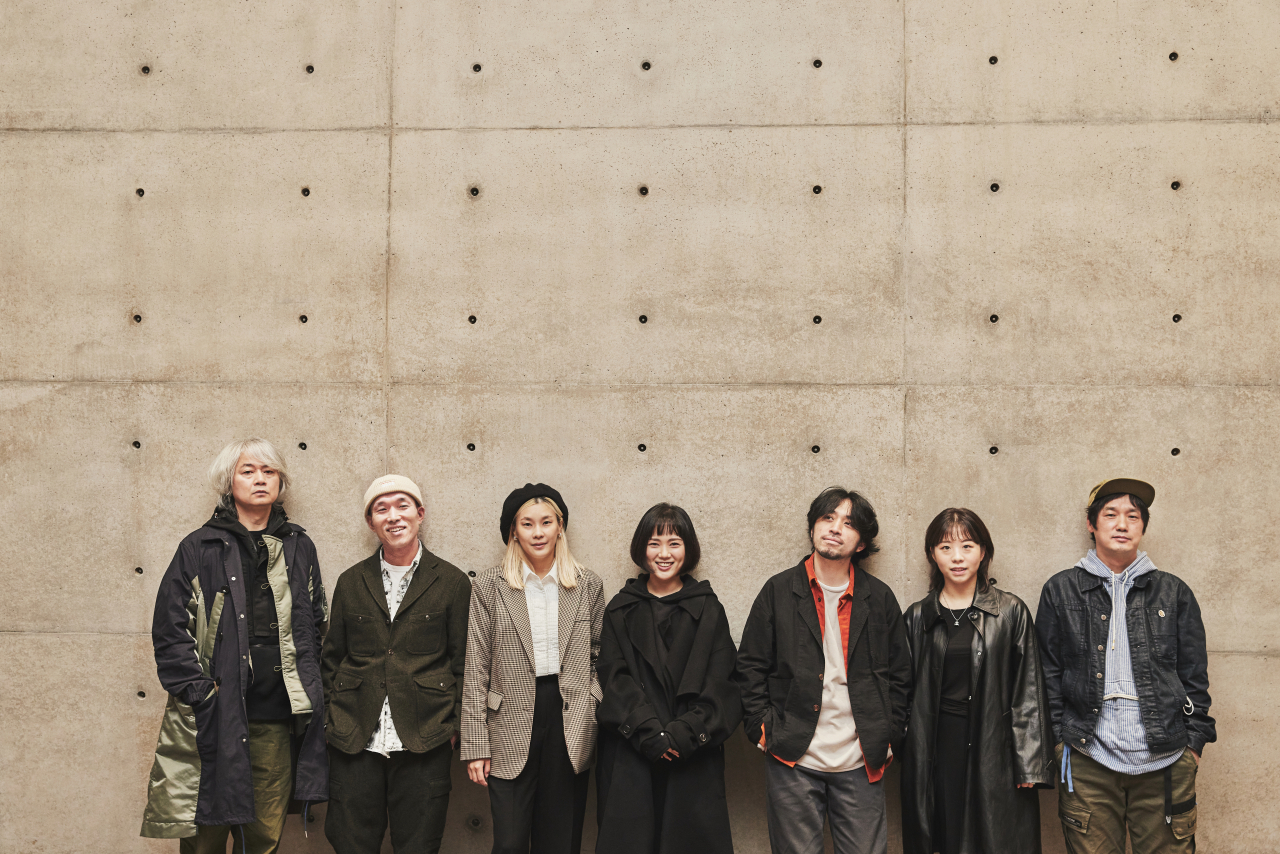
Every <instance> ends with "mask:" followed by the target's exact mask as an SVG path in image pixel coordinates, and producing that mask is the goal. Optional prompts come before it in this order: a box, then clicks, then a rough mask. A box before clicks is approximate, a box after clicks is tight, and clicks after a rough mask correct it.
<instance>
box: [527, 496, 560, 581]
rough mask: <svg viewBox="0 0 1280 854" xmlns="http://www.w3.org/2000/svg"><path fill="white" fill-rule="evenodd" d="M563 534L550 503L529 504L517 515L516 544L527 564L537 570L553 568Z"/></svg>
mask: <svg viewBox="0 0 1280 854" xmlns="http://www.w3.org/2000/svg"><path fill="white" fill-rule="evenodd" d="M562 533H563V529H562V528H561V526H560V520H559V519H558V518H557V517H556V514H555V510H553V509H552V507H551V504H550V503H548V502H545V501H541V502H537V503H533V504H528V505H526V506H525V507H522V508H521V509H520V512H519V513H517V514H516V521H515V538H516V542H517V543H519V544H520V550H521V551H522V552H524V559H525V562H526V563H528V564H529V566H530V567H531V568H533V569H535V570H541V569H542V568H544V567H545V568H549V567H550V566H551V563H552V562H553V561H554V560H555V555H556V541H557V540H559V539H560V536H561V534H562Z"/></svg>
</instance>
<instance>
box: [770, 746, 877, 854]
mask: <svg viewBox="0 0 1280 854" xmlns="http://www.w3.org/2000/svg"><path fill="white" fill-rule="evenodd" d="M766 762H767V763H768V766H767V768H766V770H765V791H766V794H767V796H768V800H769V845H770V847H772V848H773V854H822V822H823V819H826V820H827V822H828V823H830V825H831V838H832V840H833V841H834V842H835V854H886V852H887V851H888V850H889V830H888V825H887V822H886V820H885V806H884V781H883V780H880V781H879V782H876V783H872V782H871V781H870V780H868V779H867V770H866V769H865V768H855V769H854V770H853V771H843V772H841V773H838V774H829V773H826V772H824V771H810V770H809V769H807V768H801V767H800V766H798V765H797V766H796V767H795V768H789V767H787V765H786V764H784V763H782V762H779V761H778V760H777V759H774V758H773V757H772V756H770V757H768V758H767V760H766Z"/></svg>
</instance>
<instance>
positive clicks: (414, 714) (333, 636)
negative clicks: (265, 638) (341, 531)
mask: <svg viewBox="0 0 1280 854" xmlns="http://www.w3.org/2000/svg"><path fill="white" fill-rule="evenodd" d="M380 553H381V550H379V551H376V552H374V553H373V555H371V556H370V557H367V558H365V559H364V560H362V561H360V563H357V564H356V565H355V566H353V567H351V568H350V569H348V570H347V571H346V572H344V573H342V575H341V576H339V577H338V583H337V585H336V586H335V587H334V589H333V607H332V608H331V611H330V615H329V633H328V634H327V635H325V639H324V652H323V654H322V656H321V665H322V673H323V676H324V695H325V699H326V700H327V701H328V707H329V717H328V732H327V735H328V738H329V743H330V744H332V745H333V746H334V747H336V748H337V749H338V750H341V751H342V752H343V753H359V752H360V751H361V750H364V748H365V745H366V744H368V743H369V738H370V737H371V736H372V735H373V732H374V730H375V729H377V727H378V719H379V717H380V716H381V714H382V703H383V700H385V699H386V698H387V697H390V698H391V720H392V722H394V723H395V727H396V735H397V736H399V738H400V741H401V743H402V744H404V747H405V749H406V750H408V751H410V752H412V753H424V752H426V751H428V750H431V749H432V748H434V747H438V746H440V745H441V744H444V743H445V742H446V741H448V740H449V739H450V738H451V737H452V736H453V733H454V730H456V729H458V727H459V722H460V721H461V720H462V716H461V713H460V706H461V704H462V669H463V661H464V658H465V656H466V651H467V614H468V611H469V609H470V607H471V580H470V579H469V578H467V575H466V573H464V572H463V571H462V570H460V569H458V568H457V567H456V566H454V565H453V564H451V563H448V562H446V561H443V560H441V559H440V558H438V557H436V556H435V555H433V554H432V553H431V552H429V551H427V549H426V547H425V546H424V547H423V549H422V559H421V560H420V561H419V563H418V568H417V569H416V570H414V573H413V580H412V581H410V582H409V589H408V590H406V591H405V593H404V599H403V600H402V601H401V602H400V607H399V608H398V609H397V610H396V618H395V620H394V621H393V620H392V619H391V616H390V614H391V611H390V609H389V608H388V606H387V594H386V593H385V592H384V591H383V587H382V562H381V559H380V557H379V555H380Z"/></svg>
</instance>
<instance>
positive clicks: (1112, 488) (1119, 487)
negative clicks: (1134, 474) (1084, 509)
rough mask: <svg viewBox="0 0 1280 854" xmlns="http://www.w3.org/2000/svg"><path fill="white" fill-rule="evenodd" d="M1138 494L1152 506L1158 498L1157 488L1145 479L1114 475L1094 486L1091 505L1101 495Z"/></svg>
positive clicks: (1090, 498) (1143, 501)
mask: <svg viewBox="0 0 1280 854" xmlns="http://www.w3.org/2000/svg"><path fill="white" fill-rule="evenodd" d="M1118 494H1126V495H1136V496H1138V497H1139V498H1141V499H1142V503H1143V504H1145V505H1147V506H1148V507H1150V506H1151V505H1152V504H1154V503H1155V500H1156V488H1155V487H1154V486H1152V485H1151V484H1149V483H1147V482H1146V481H1143V480H1135V479H1134V478H1131V477H1113V478H1110V479H1108V480H1104V481H1103V482H1102V483H1100V484H1098V485H1097V486H1095V487H1094V488H1093V491H1092V492H1090V493H1089V505H1090V506H1092V505H1093V502H1095V501H1097V500H1098V496H1099V495H1118Z"/></svg>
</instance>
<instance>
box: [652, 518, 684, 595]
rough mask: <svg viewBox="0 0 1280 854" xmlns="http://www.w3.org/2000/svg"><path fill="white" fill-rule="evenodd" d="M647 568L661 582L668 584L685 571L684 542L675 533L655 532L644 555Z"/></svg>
mask: <svg viewBox="0 0 1280 854" xmlns="http://www.w3.org/2000/svg"><path fill="white" fill-rule="evenodd" d="M644 558H645V567H646V568H647V569H648V570H649V574H650V575H652V576H653V577H654V578H655V579H657V580H658V581H660V582H664V583H665V582H668V581H671V580H672V579H674V578H676V577H678V576H679V575H680V570H682V569H684V540H683V539H681V538H680V537H679V536H677V535H676V534H674V533H666V534H659V533H658V532H657V531H654V532H653V536H651V537H650V538H649V545H648V546H647V547H646V548H645V553H644Z"/></svg>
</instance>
